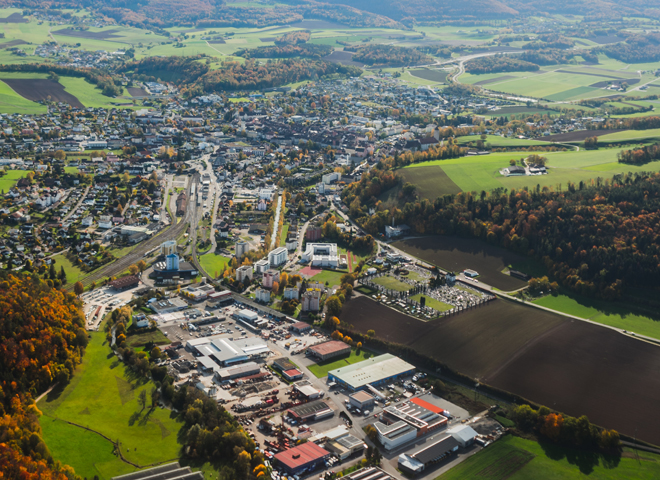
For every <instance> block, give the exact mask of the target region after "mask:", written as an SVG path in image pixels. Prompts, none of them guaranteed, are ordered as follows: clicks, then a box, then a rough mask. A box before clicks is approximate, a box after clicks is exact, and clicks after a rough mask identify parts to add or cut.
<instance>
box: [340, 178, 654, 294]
mask: <svg viewBox="0 0 660 480" xmlns="http://www.w3.org/2000/svg"><path fill="white" fill-rule="evenodd" d="M383 168H384V167H382V166H381V168H380V169H374V170H372V172H370V173H369V174H366V175H363V176H362V178H361V179H360V181H359V182H355V183H352V184H350V185H349V186H347V187H346V188H345V189H344V191H343V192H342V199H343V200H344V202H345V203H346V204H347V205H350V211H351V215H352V216H353V218H354V219H356V220H357V222H358V223H359V224H360V225H362V226H363V227H364V228H365V230H366V231H367V232H369V233H371V234H372V235H373V234H377V233H378V232H382V231H383V229H384V228H385V225H389V224H390V223H391V222H392V219H393V218H394V221H395V223H405V224H407V225H409V226H410V227H411V228H412V229H413V231H414V232H415V233H416V234H443V235H459V236H465V237H477V238H481V239H483V240H485V241H487V242H488V243H491V244H493V245H499V246H502V247H504V248H507V249H510V250H513V251H516V252H519V253H521V254H526V255H531V256H535V257H536V258H538V259H540V260H541V261H543V262H544V263H545V265H546V267H547V268H548V271H549V272H550V274H551V275H552V276H553V277H554V278H555V279H556V280H557V281H558V282H559V283H560V284H562V285H563V286H564V287H566V288H569V289H571V290H573V291H575V292H578V293H581V294H585V295H591V296H596V297H600V298H603V299H608V300H612V299H617V298H619V297H620V296H621V294H622V292H623V290H624V288H629V287H635V286H639V285H658V283H659V282H660V264H659V263H658V261H657V258H658V256H659V255H660V174H658V173H653V174H640V173H636V174H634V175H633V174H627V175H616V176H614V177H613V179H612V180H611V181H610V180H605V181H603V180H602V179H600V178H598V179H596V180H595V181H594V182H592V184H591V185H587V184H585V183H584V182H580V183H579V185H575V184H572V183H571V184H569V185H566V186H565V188H558V189H557V190H556V191H553V190H551V189H549V188H548V187H543V188H542V189H541V188H540V187H538V186H537V187H536V188H535V189H531V190H528V189H522V190H511V191H508V192H507V191H505V190H504V189H497V190H494V191H492V192H490V193H488V192H485V191H482V192H481V193H479V194H476V193H474V192H463V193H459V194H457V195H445V196H443V197H438V198H436V199H435V201H429V200H417V201H415V202H409V203H407V204H406V205H405V206H404V207H403V208H402V209H398V208H394V209H393V210H386V209H385V207H384V206H383V205H382V204H378V203H377V202H378V201H377V196H378V195H379V193H380V192H381V191H385V190H387V189H388V188H390V186H392V185H394V184H396V183H397V177H396V176H395V174H394V172H392V171H390V170H384V169H383ZM373 206H376V207H377V208H378V211H377V212H376V213H375V214H374V215H369V207H373Z"/></svg>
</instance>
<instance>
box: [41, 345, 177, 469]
mask: <svg viewBox="0 0 660 480" xmlns="http://www.w3.org/2000/svg"><path fill="white" fill-rule="evenodd" d="M91 336H92V338H91V340H90V343H89V345H88V347H87V350H86V352H85V355H84V357H83V363H82V364H81V365H80V366H79V367H78V369H77V370H76V372H75V374H74V376H73V378H72V380H71V382H70V383H69V384H68V385H67V386H66V387H65V388H64V389H63V390H54V391H53V392H51V393H50V394H48V395H47V396H46V397H45V398H44V399H42V400H41V401H40V402H39V403H38V407H39V409H40V410H41V411H42V412H43V414H44V415H43V416H42V417H41V419H40V423H41V425H42V428H43V437H44V441H45V442H46V444H47V445H48V447H49V449H50V451H51V453H52V455H53V457H54V458H55V459H56V460H60V461H63V462H66V463H68V464H69V465H71V466H72V467H73V468H74V469H75V470H76V472H77V473H78V474H80V475H84V476H86V477H87V478H92V477H93V476H94V475H98V476H99V478H102V479H106V480H109V479H110V477H112V476H114V475H118V474H119V473H127V472H131V471H133V470H135V469H134V468H133V467H132V466H130V465H128V464H125V463H123V462H122V461H121V460H119V459H118V458H117V457H115V456H114V455H112V449H113V446H112V444H111V443H110V442H109V441H107V440H105V439H103V437H101V436H100V435H97V434H93V433H92V432H89V431H87V430H84V429H82V428H79V427H76V426H74V425H70V424H67V423H65V421H69V422H74V423H76V424H79V425H84V426H86V427H89V428H90V429H92V430H94V431H97V432H100V433H102V434H103V435H106V436H107V437H109V438H112V439H118V440H119V441H120V442H121V448H122V453H123V455H124V457H125V458H127V459H128V460H130V461H131V462H134V463H137V464H140V465H147V464H150V463H153V462H162V461H167V460H174V459H176V458H177V457H178V455H179V445H178V443H177V432H178V431H179V429H180V425H179V424H178V423H177V422H176V421H175V420H173V419H172V418H170V412H169V410H162V409H160V408H157V407H156V408H155V409H153V410H152V409H150V408H149V407H148V406H147V408H145V409H144V410H143V409H141V407H140V406H139V405H138V395H139V393H140V391H142V390H146V391H147V397H148V394H149V392H150V391H151V388H152V387H153V385H152V384H150V382H144V381H143V380H141V379H136V378H134V377H133V375H132V374H131V373H130V372H128V371H126V369H125V368H124V365H123V364H122V363H121V362H119V360H117V359H116V358H115V356H114V355H112V354H111V353H110V349H109V347H108V344H107V342H106V340H105V334H104V333H102V332H93V333H91ZM92 435H93V437H92ZM74 446H77V447H78V448H72V447H74Z"/></svg>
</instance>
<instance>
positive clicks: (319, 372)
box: [308, 349, 374, 378]
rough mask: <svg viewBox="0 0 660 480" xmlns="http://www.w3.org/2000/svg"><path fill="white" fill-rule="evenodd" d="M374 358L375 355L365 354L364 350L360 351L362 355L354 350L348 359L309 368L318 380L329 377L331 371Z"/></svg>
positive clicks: (318, 364)
mask: <svg viewBox="0 0 660 480" xmlns="http://www.w3.org/2000/svg"><path fill="white" fill-rule="evenodd" d="M373 356H374V354H373V353H369V352H365V351H364V350H360V353H357V351H356V350H355V349H353V350H351V354H350V355H349V356H347V357H343V358H340V359H338V360H335V359H333V360H331V361H328V362H322V363H317V364H315V365H310V366H309V367H308V368H309V371H310V372H312V373H313V374H314V375H316V377H317V378H323V377H326V376H327V375H328V372H329V371H330V370H335V369H336V368H341V367H345V366H346V365H352V364H354V363H358V362H361V361H362V360H366V359H367V358H371V357H373Z"/></svg>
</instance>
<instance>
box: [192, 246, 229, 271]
mask: <svg viewBox="0 0 660 480" xmlns="http://www.w3.org/2000/svg"><path fill="white" fill-rule="evenodd" d="M198 260H199V263H200V264H201V265H202V268H203V269H204V270H206V273H208V274H209V275H213V276H216V272H217V274H218V275H220V272H222V269H223V268H224V267H225V266H227V265H228V264H229V262H230V261H231V259H230V258H228V257H225V256H223V255H216V254H215V253H213V252H211V253H207V254H206V255H201V256H199V257H198Z"/></svg>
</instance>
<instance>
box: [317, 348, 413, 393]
mask: <svg viewBox="0 0 660 480" xmlns="http://www.w3.org/2000/svg"><path fill="white" fill-rule="evenodd" d="M414 371H415V367H414V366H412V365H411V364H409V363H408V362H405V361H403V360H401V359H400V358H399V357H395V356H394V355H391V354H389V353H387V354H385V355H379V356H378V357H372V358H369V359H367V360H364V361H362V362H358V363H355V364H353V365H348V366H346V367H341V368H337V369H336V370H331V371H330V372H329V373H328V381H330V382H337V383H338V384H339V385H341V386H343V387H346V388H348V389H349V390H351V391H352V392H355V391H357V390H362V389H363V388H366V386H367V385H373V386H378V385H382V384H384V383H389V382H391V381H392V380H397V379H398V378H401V377H405V376H407V375H412V374H413V373H414Z"/></svg>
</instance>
